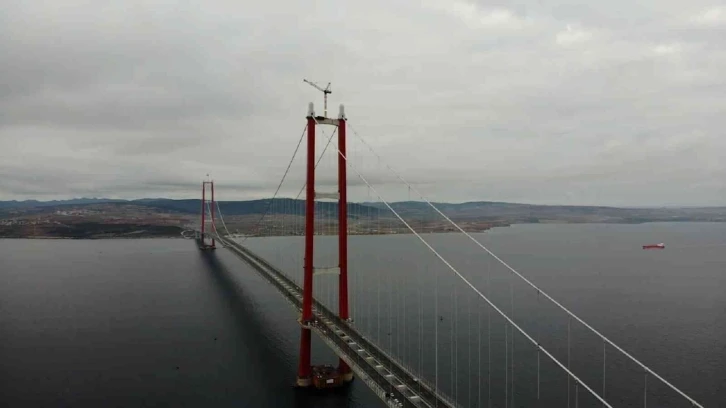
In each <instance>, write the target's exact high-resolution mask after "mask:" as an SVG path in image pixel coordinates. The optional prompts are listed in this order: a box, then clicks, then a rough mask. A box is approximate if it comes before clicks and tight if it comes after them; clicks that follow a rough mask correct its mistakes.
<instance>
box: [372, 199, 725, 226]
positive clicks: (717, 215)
mask: <svg viewBox="0 0 726 408" xmlns="http://www.w3.org/2000/svg"><path fill="white" fill-rule="evenodd" d="M361 204H363V205H366V206H370V207H376V208H382V209H383V208H387V207H386V205H385V204H383V203H379V202H364V203H361ZM390 205H391V207H392V208H393V209H394V210H395V211H396V212H398V213H399V214H401V215H402V216H404V217H412V218H421V217H431V216H434V215H435V211H434V210H433V209H432V208H431V207H430V206H429V205H428V204H427V203H424V202H420V201H400V202H395V203H391V204H390ZM434 205H435V206H436V207H437V208H438V209H439V210H441V212H443V213H444V214H446V215H447V216H449V217H451V218H455V219H458V220H474V219H477V220H506V221H507V222H510V223H531V222H613V223H640V222H652V221H721V222H723V221H726V207H689V208H665V207H661V208H642V207H641V208H623V207H605V206H580V205H535V204H517V203H505V202H495V201H473V202H466V203H460V204H453V203H434Z"/></svg>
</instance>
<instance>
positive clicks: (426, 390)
mask: <svg viewBox="0 0 726 408" xmlns="http://www.w3.org/2000/svg"><path fill="white" fill-rule="evenodd" d="M216 238H217V240H218V241H219V242H220V243H221V244H222V245H224V247H226V248H228V249H230V250H231V251H232V252H233V253H234V254H235V255H237V256H238V257H239V258H241V259H242V260H243V261H245V262H246V263H247V264H249V265H250V266H252V267H253V268H254V269H255V270H256V271H257V272H258V273H260V275H262V276H263V277H264V278H265V279H267V280H268V281H269V282H270V283H272V284H273V285H274V286H275V287H276V288H277V289H278V290H279V291H280V293H282V295H283V296H285V298H286V299H287V300H288V301H289V302H290V303H291V304H292V305H293V306H294V307H295V308H297V309H298V311H299V312H302V289H301V288H300V287H299V286H298V285H297V284H296V283H295V282H293V281H291V280H290V279H288V278H287V277H286V276H285V275H284V274H283V273H282V272H281V271H280V270H278V269H277V268H275V267H274V266H272V265H270V264H269V263H268V262H267V261H265V260H264V259H262V258H261V257H259V256H258V255H256V254H255V253H253V252H252V251H250V250H249V249H248V248H245V247H244V246H242V245H240V244H239V243H237V242H235V241H232V240H231V239H227V238H222V237H216ZM313 314H314V316H315V321H314V323H313V324H312V326H311V329H312V330H313V331H314V332H315V333H317V334H318V336H319V337H320V338H321V339H322V340H323V341H324V342H325V343H326V344H327V345H328V346H329V347H330V348H331V349H332V350H333V351H334V352H335V353H336V354H337V355H338V356H339V357H340V358H342V359H343V360H344V361H345V362H346V363H348V365H349V366H350V367H351V368H352V369H353V372H354V373H355V374H356V375H357V376H358V378H360V379H361V380H363V381H364V382H365V383H366V384H367V385H368V386H369V387H370V388H371V389H372V390H373V392H375V393H376V394H377V395H378V396H379V397H380V398H381V399H382V400H383V401H384V402H385V403H386V404H387V405H388V406H391V407H455V406H456V404H455V403H454V402H453V401H450V400H449V399H448V398H446V397H444V396H443V395H440V394H439V393H437V392H436V391H435V389H434V387H432V386H431V385H429V384H427V383H425V382H424V381H422V380H421V379H419V378H417V377H416V376H415V375H414V374H413V373H411V372H409V371H408V370H407V369H406V368H405V367H403V366H401V365H399V364H398V363H397V362H396V361H395V360H394V359H393V358H391V357H390V356H389V355H388V354H386V353H385V352H384V351H383V350H381V349H380V348H379V347H377V346H375V345H374V344H373V343H372V342H370V341H369V340H368V339H366V338H365V337H364V336H363V335H362V334H360V333H359V332H358V331H357V330H356V329H355V328H354V327H352V326H351V325H350V324H349V323H348V322H345V321H343V320H341V319H340V318H339V317H338V316H337V315H336V314H335V313H333V312H332V311H330V310H329V309H328V308H326V307H325V306H323V305H322V304H321V303H319V302H318V301H317V300H315V301H314V307H313Z"/></svg>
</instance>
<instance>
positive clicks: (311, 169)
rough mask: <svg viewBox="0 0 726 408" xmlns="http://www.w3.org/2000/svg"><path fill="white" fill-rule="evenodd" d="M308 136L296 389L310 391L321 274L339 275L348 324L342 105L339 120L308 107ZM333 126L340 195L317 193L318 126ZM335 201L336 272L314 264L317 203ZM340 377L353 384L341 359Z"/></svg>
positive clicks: (340, 312) (342, 311)
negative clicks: (317, 279) (317, 284)
mask: <svg viewBox="0 0 726 408" xmlns="http://www.w3.org/2000/svg"><path fill="white" fill-rule="evenodd" d="M307 122H308V126H307V129H308V134H307V161H306V167H307V171H306V172H307V187H306V195H305V260H304V264H303V272H304V278H303V308H302V316H301V319H300V324H301V326H302V329H301V336H300V362H299V365H298V374H297V385H298V386H299V387H308V386H311V385H313V378H312V374H313V370H314V368H315V367H314V366H312V365H311V357H310V344H311V331H310V323H311V322H312V320H313V310H312V305H313V276H314V275H316V274H319V273H331V272H332V273H336V274H338V275H339V277H338V299H339V300H338V315H339V316H340V318H341V320H343V321H348V320H349V315H348V211H347V209H348V195H347V173H346V164H347V163H346V159H345V157H346V156H345V155H346V150H345V122H346V118H345V111H344V108H343V105H340V113H339V114H338V119H330V118H327V117H325V116H315V112H314V110H313V103H312V102H311V103H310V104H309V105H308V115H307ZM317 124H321V125H331V126H337V127H338V149H339V150H340V153H339V154H338V191H337V192H334V193H331V192H328V193H325V192H316V191H315V159H316V157H315V126H316V125H317ZM316 199H333V200H337V201H338V262H339V263H338V268H333V269H334V270H332V271H331V270H330V269H325V268H315V266H314V264H313V258H314V257H313V253H314V248H313V244H314V235H315V223H314V221H315V200H316ZM337 374H338V375H337V377H338V379H339V380H340V381H342V382H350V381H352V380H353V372H352V371H351V369H350V367H349V366H348V365H347V364H346V363H345V362H344V361H343V360H342V359H340V360H339V362H338V373H337Z"/></svg>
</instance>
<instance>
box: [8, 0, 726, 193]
mask: <svg viewBox="0 0 726 408" xmlns="http://www.w3.org/2000/svg"><path fill="white" fill-rule="evenodd" d="M637 3H638V4H637V5H636V4H634V2H632V1H629V0H628V1H626V0H611V1H607V2H606V1H602V2H592V1H590V2H585V1H582V2H581V3H580V4H575V2H572V1H565V0H538V1H512V0H501V1H496V2H493V1H486V2H485V1H483V0H478V1H456V0H422V1H413V0H411V1H404V0H385V1H384V0H367V1H339V0H338V1H327V2H326V1H315V2H309V1H297V0H286V1H282V0H279V1H276V0H271V1H239V0H235V1H214V0H210V1H205V2H202V1H168V0H149V1H132V0H127V1H115V2H110V1H93V2H91V1H77V0H64V1H40V0H36V1H23V2H19V1H14V0H0V9H1V10H2V13H0V55H2V58H1V59H0V200H7V199H28V198H35V199H52V198H70V197H80V196H85V197H91V196H95V197H101V196H103V197H122V198H140V197H159V196H164V197H174V198H177V197H179V198H180V197H196V196H197V195H198V190H199V182H200V181H201V180H202V179H203V178H204V177H205V175H206V174H207V173H209V174H210V176H212V177H213V178H214V179H215V181H216V183H217V187H218V192H219V196H220V198H222V199H244V198H257V197H263V196H270V195H272V194H273V193H274V191H275V188H276V187H277V183H278V181H279V180H280V178H281V176H282V174H283V173H284V171H285V168H286V166H287V164H288V161H289V159H290V157H291V155H292V152H293V150H294V148H295V145H296V143H297V140H298V138H299V137H300V134H301V132H302V130H303V127H304V125H305V119H304V116H305V113H306V110H307V103H308V102H309V101H315V103H316V112H317V113H322V106H321V105H322V97H321V94H320V93H319V92H317V91H316V90H315V89H313V88H312V87H310V86H308V85H306V84H305V83H303V81H302V79H303V78H309V79H311V80H314V81H318V82H322V83H324V84H325V83H327V82H328V81H331V82H332V84H333V85H332V89H333V94H332V95H330V105H331V107H330V108H329V110H330V111H332V112H333V113H332V114H333V115H337V106H338V104H340V103H344V104H345V105H346V114H347V116H348V118H349V123H350V125H351V126H352V127H353V128H354V129H355V130H356V131H357V132H358V134H359V135H360V136H361V137H362V138H364V139H365V140H366V141H367V142H368V143H369V144H370V145H371V146H373V148H374V149H375V150H376V151H377V152H378V154H380V155H381V157H382V159H383V162H384V163H388V164H390V165H391V167H393V168H394V169H396V170H398V171H399V172H401V173H402V174H403V176H404V177H406V178H407V179H409V180H410V181H411V182H413V183H415V184H416V185H417V186H419V187H420V189H421V190H422V191H424V192H425V193H426V194H427V195H428V196H429V197H430V198H432V199H435V200H440V201H466V200H500V201H516V202H532V203H562V204H604V205H726V131H725V130H724V129H726V115H725V113H726V98H725V97H724V95H726V5H724V3H723V2H721V4H719V2H718V0H716V1H713V0H708V1H707V0H689V1H682V0H679V1H674V0H657V1H656V0H643V1H639V2H637ZM105 4H108V5H105ZM349 133H351V132H349ZM351 139H353V136H351ZM351 143H353V145H352V147H351V149H352V150H351V161H352V162H353V163H354V164H357V166H358V167H357V168H359V170H360V171H361V172H362V173H363V174H364V176H366V177H368V178H369V179H370V181H371V182H372V183H373V184H374V186H378V188H379V189H380V191H381V192H382V194H383V195H384V197H385V198H386V199H390V200H396V199H407V198H408V197H409V195H408V189H407V188H405V187H404V186H402V185H401V184H400V183H398V184H395V183H394V182H395V181H396V178H395V177H394V176H393V175H392V174H390V173H389V172H387V170H386V169H385V167H384V166H383V165H378V162H377V160H376V159H373V157H372V155H371V154H370V153H368V156H367V157H366V155H365V154H364V153H363V152H364V149H362V148H360V146H361V145H360V143H358V144H355V143H357V142H355V143H354V142H353V141H351ZM354 155H358V156H355V157H354ZM301 165H302V161H299V160H298V161H296V162H295V163H293V168H292V170H291V173H290V174H291V176H290V179H289V180H287V181H286V183H285V184H284V186H283V194H285V195H290V194H292V195H293V196H294V195H295V194H296V193H297V191H298V190H299V188H300V187H301V186H302V184H301V183H302V179H303V177H302V167H301ZM321 167H324V168H321V173H323V174H321V176H320V177H321V180H322V183H321V184H326V183H327V182H328V181H331V180H332V174H329V173H331V172H332V170H333V161H332V159H331V160H330V163H328V165H326V166H325V165H322V164H321ZM354 175H355V172H354V171H352V170H351V178H353V177H354ZM352 181H353V180H351V182H352ZM352 184H355V185H360V182H358V183H352ZM319 188H320V189H325V188H326V186H321V187H319ZM328 189H333V187H328ZM353 194H354V198H357V199H365V198H366V197H365V196H366V194H368V192H367V189H364V188H358V187H355V188H354V191H353ZM411 198H416V197H413V196H412V197H411Z"/></svg>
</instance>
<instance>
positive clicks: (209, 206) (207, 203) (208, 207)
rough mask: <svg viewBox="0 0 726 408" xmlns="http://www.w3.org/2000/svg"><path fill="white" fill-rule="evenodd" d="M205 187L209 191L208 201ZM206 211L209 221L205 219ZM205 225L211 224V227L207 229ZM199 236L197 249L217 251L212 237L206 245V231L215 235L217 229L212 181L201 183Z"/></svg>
mask: <svg viewBox="0 0 726 408" xmlns="http://www.w3.org/2000/svg"><path fill="white" fill-rule="evenodd" d="M207 186H209V189H210V199H209V200H207V197H206V195H207ZM207 211H209V219H207V218H206V214H207ZM207 223H210V224H211V227H210V228H209V229H208V228H207ZM200 231H201V232H200V235H199V237H198V238H197V243H198V244H199V249H217V246H216V243H215V242H214V237H213V236H212V237H210V240H211V244H208V243H207V231H210V232H212V233H216V231H217V228H216V226H215V224H214V181H202V223H201V226H200Z"/></svg>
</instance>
